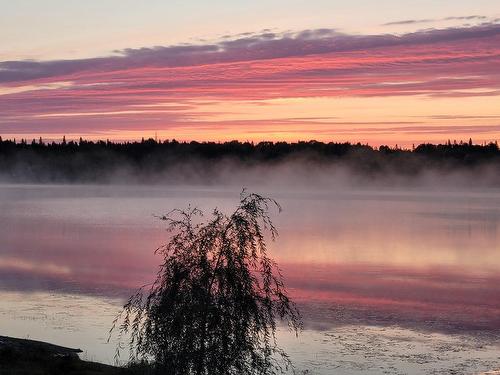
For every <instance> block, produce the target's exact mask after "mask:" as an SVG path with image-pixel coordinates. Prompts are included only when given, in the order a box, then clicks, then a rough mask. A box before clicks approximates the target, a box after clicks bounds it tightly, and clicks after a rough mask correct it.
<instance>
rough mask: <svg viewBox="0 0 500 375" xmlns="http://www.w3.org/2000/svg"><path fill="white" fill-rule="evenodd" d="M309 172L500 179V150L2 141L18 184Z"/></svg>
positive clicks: (5, 166)
mask: <svg viewBox="0 0 500 375" xmlns="http://www.w3.org/2000/svg"><path fill="white" fill-rule="evenodd" d="M289 162H296V163H297V162H300V163H301V165H304V164H305V165H312V164H314V165H315V166H320V167H321V166H326V165H328V166H336V165H339V166H342V167H347V168H349V169H350V170H353V171H355V172H356V173H360V174H363V175H367V176H376V175H378V174H384V173H392V174H396V175H403V176H404V175H406V176H411V175H418V174H420V173H422V172H425V171H428V170H432V171H438V172H451V171H454V170H462V169H466V170H468V171H472V172H473V171H474V170H477V171H479V169H480V168H486V167H487V168H488V171H490V172H493V173H496V172H498V173H499V174H500V150H499V148H498V144H497V143H496V142H495V143H489V144H484V145H477V144H473V142H472V140H469V141H468V142H447V143H445V144H438V145H434V144H421V145H418V146H415V147H412V148H411V149H402V148H400V147H397V146H396V147H389V146H380V147H378V148H374V147H371V146H369V145H363V144H360V143H356V144H352V143H332V142H330V143H322V142H317V141H308V142H297V143H287V142H260V143H255V144H254V143H250V142H238V141H232V142H223V143H216V142H177V141H175V140H170V141H169V140H167V141H161V142H157V141H156V140H154V139H147V140H144V139H143V140H142V141H141V142H124V143H114V142H110V141H96V142H93V141H86V140H82V139H80V141H78V142H74V141H70V142H66V140H65V139H63V141H62V142H50V143H45V142H43V141H42V139H39V140H33V141H32V142H27V141H26V140H21V142H15V141H11V140H2V138H1V137H0V181H10V182H12V181H14V182H40V183H42V182H74V183H84V182H88V183H101V182H110V181H112V180H113V178H115V177H116V176H120V175H123V176H124V175H128V176H134V177H135V179H136V180H137V181H138V182H143V183H146V182H148V183H149V182H155V181H156V180H159V178H158V176H162V177H163V178H164V177H165V176H167V177H168V176H169V174H170V176H172V177H174V174H178V173H179V172H180V171H183V170H186V169H189V170H190V171H191V173H197V174H199V175H200V176H202V177H203V176H205V177H209V176H210V175H212V174H213V173H215V172H216V171H217V169H218V168H219V167H220V166H221V165H225V166H227V165H231V166H232V167H235V166H236V167H237V168H243V169H244V168H245V167H250V168H251V167H256V166H273V165H274V166H276V165H280V164H284V163H289Z"/></svg>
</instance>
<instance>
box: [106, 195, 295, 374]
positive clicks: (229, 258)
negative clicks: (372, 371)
mask: <svg viewBox="0 0 500 375" xmlns="http://www.w3.org/2000/svg"><path fill="white" fill-rule="evenodd" d="M271 206H275V207H276V208H277V209H278V210H279V211H281V208H280V206H279V205H278V203H277V202H276V201H274V200H272V199H270V198H266V197H262V196H260V195H257V194H248V193H246V192H245V191H243V192H242V194H241V197H240V203H239V206H238V207H237V209H236V210H235V211H234V213H232V214H231V215H230V216H227V215H225V214H224V213H222V212H221V211H219V210H218V209H215V210H214V211H213V213H212V215H211V217H210V219H209V220H208V221H207V222H202V221H201V220H202V217H203V214H202V212H201V211H200V210H198V209H196V208H194V209H191V208H189V209H188V210H187V211H182V210H173V211H171V212H170V213H169V214H167V215H166V216H163V217H160V219H161V220H164V221H166V222H167V224H168V229H169V231H171V232H172V236H171V239H170V241H169V242H168V243H167V244H166V245H163V246H161V247H160V248H158V249H157V253H159V254H160V255H161V256H162V257H163V263H162V264H161V266H160V268H159V271H158V274H157V277H156V280H155V281H154V282H153V283H152V284H151V285H150V286H147V287H145V288H146V289H145V288H144V287H143V288H141V289H140V290H139V291H138V292H137V293H136V294H134V295H133V296H132V297H131V298H130V299H129V300H128V302H127V303H126V304H125V306H124V309H123V311H122V313H121V314H120V315H119V316H118V317H117V319H116V320H115V322H114V324H113V328H112V330H113V329H114V328H115V327H117V326H118V324H119V336H120V340H121V339H122V338H123V337H125V336H126V335H129V340H130V341H129V345H130V352H131V361H132V362H136V361H139V360H149V361H151V362H152V363H153V366H154V368H155V369H156V370H158V371H159V372H161V373H165V374H174V375H191V374H195V375H208V374H210V375H211V374H220V375H225V374H242V375H245V374H276V373H280V372H284V371H285V370H286V369H289V368H290V366H291V361H290V360H289V358H288V356H287V354H286V353H285V352H284V351H283V350H282V349H281V348H280V347H279V346H278V344H277V341H276V329H277V324H278V322H279V321H280V320H281V321H283V322H286V323H287V324H288V327H289V329H290V330H292V331H293V332H295V334H298V332H299V331H300V329H301V326H302V322H301V318H300V314H299V312H298V310H297V308H296V307H295V305H294V304H293V302H292V301H291V300H290V299H289V297H288V295H287V292H286V289H285V286H284V283H283V277H282V275H281V272H280V270H279V268H278V267H277V265H276V263H275V262H274V261H273V260H272V259H271V258H270V257H269V256H268V255H267V246H266V241H265V232H268V233H269V234H270V236H271V238H272V239H273V240H274V239H275V238H276V236H277V230H276V228H275V227H274V225H273V223H272V221H271V219H270V216H269V209H270V207H271ZM196 221H198V223H196ZM120 322H121V323H120ZM119 347H120V346H119Z"/></svg>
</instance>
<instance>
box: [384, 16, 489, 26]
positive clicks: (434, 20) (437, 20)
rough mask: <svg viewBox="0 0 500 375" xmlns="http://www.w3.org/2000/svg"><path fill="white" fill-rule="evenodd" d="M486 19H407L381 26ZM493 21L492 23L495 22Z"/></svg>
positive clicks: (478, 17)
mask: <svg viewBox="0 0 500 375" xmlns="http://www.w3.org/2000/svg"><path fill="white" fill-rule="evenodd" d="M487 19H488V17H486V16H478V15H472V16H461V17H446V18H434V19H433V18H426V19H409V20H402V21H394V22H388V23H384V24H382V26H401V25H415V24H421V23H433V22H442V21H486V20H487ZM495 21H496V20H494V21H493V22H495Z"/></svg>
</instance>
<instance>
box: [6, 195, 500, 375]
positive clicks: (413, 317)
mask: <svg viewBox="0 0 500 375" xmlns="http://www.w3.org/2000/svg"><path fill="white" fill-rule="evenodd" d="M268 193H269V194H270V195H272V196H273V197H275V198H276V199H278V200H279V201H280V203H281V204H282V205H283V207H284V212H283V214H282V215H280V216H278V217H276V224H277V226H278V228H279V229H280V237H279V239H278V242H276V243H275V244H273V246H272V252H273V255H274V256H275V257H276V258H277V259H278V261H279V263H280V265H281V266H282V268H283V271H284V274H285V277H286V279H287V285H288V286H289V289H290V292H291V294H292V295H293V296H294V297H295V298H296V299H297V300H298V302H299V303H300V305H301V308H302V311H303V312H304V313H305V320H306V327H307V328H308V329H309V330H311V331H309V332H311V334H310V335H309V336H307V335H306V337H310V340H313V337H316V336H314V335H315V334H313V333H312V332H314V331H316V332H318V334H322V333H328V332H330V333H328V334H333V333H331V332H336V331H335V330H333V331H332V329H333V328H335V329H337V330H338V329H345V327H367V326H377V327H393V326H395V325H397V326H399V327H402V328H401V329H403V328H405V329H412V330H417V331H419V332H427V333H425V334H431V333H432V332H435V333H437V332H442V333H447V334H450V333H453V334H472V333H474V334H480V336H481V337H483V338H484V337H486V336H488V337H491V338H492V339H495V337H494V336H495V335H497V334H498V332H499V331H500V243H499V239H498V229H499V223H500V192H496V191H468V192H453V193H446V192H439V191H396V190H394V191H387V190H386V191H335V192H327V191H315V192H311V191H306V192H300V191H288V192H284V191H280V192H272V191H269V192H268ZM237 196H238V192H235V191H234V190H233V189H231V190H224V189H222V188H212V189H206V188H204V189H197V188H186V187H183V188H178V189H166V188H161V187H156V188H151V187H150V188H145V187H113V186H111V187H110V186H108V187H106V186H100V187H99V186H97V187H88V186H74V187H65V186H2V187H0V239H1V242H0V290H1V291H0V299H1V301H2V302H1V303H0V326H1V327H2V331H7V332H2V333H4V334H10V335H17V336H21V337H24V336H25V335H26V334H28V331H27V329H28V328H29V330H30V331H31V332H33V334H32V337H34V336H35V335H38V337H37V338H40V339H46V340H52V341H56V342H59V343H61V344H65V345H69V346H75V344H76V346H82V345H83V344H81V343H72V342H71V340H70V342H68V338H67V336H65V335H64V334H61V335H58V334H57V333H54V332H57V330H58V328H57V327H59V328H60V327H64V326H65V325H66V326H71V324H73V323H71V324H70V323H69V321H67V320H66V321H65V320H64V319H63V320H62V321H61V322H60V324H59V323H58V324H55V325H54V326H52V328H50V329H49V328H47V327H46V328H47V329H45V330H44V329H42V328H40V326H39V325H37V324H35V323H33V324H27V325H26V324H19V322H23V321H24V322H26V321H29V320H23V318H20V317H19V316H18V315H16V311H24V313H23V314H24V316H32V317H33V316H35V317H36V316H38V315H37V313H36V311H53V314H55V315H54V316H56V317H57V314H58V312H56V311H57V310H58V309H60V312H61V313H63V314H73V315H72V317H73V318H72V319H73V320H75V319H76V318H75V317H77V316H78V317H82V322H83V321H84V322H85V323H87V324H88V325H89V328H88V331H86V329H85V328H84V325H83V323H82V324H80V323H78V324H77V326H79V327H80V328H79V332H80V335H79V337H80V336H81V335H83V336H85V335H87V336H88V337H90V336H92V337H101V338H102V336H103V334H105V332H104V333H102V332H98V330H103V327H104V331H105V330H106V328H108V327H109V325H108V321H110V319H109V317H110V315H112V314H111V311H117V307H118V306H119V304H120V303H121V298H122V297H124V296H126V295H128V294H129V293H130V291H131V290H132V289H134V288H136V287H137V286H139V285H142V284H144V283H146V282H148V281H151V279H152V276H153V272H154V271H155V270H156V266H157V263H158V258H155V256H154V255H153V250H154V249H155V248H156V247H157V246H158V245H160V244H161V243H164V242H165V241H166V236H167V233H166V232H165V231H163V229H162V224H161V222H159V221H158V220H156V219H155V218H154V217H153V216H152V214H162V213H164V212H167V211H169V210H170V209H171V208H174V207H185V206H186V205H187V204H188V203H192V204H195V205H198V206H200V207H201V208H202V209H206V210H209V209H211V208H213V207H215V206H218V207H221V208H225V207H226V206H231V207H232V206H233V205H234V204H235V202H237ZM43 300H44V301H46V303H43V304H40V301H43ZM50 301H52V304H50ZM68 301H69V302H68ZM71 301H73V302H71ZM84 302H85V305H91V306H93V307H92V311H84V310H85V309H83V310H82V309H81V304H83V303H84ZM33 309H34V310H33ZM51 309H52V310H51ZM30 311H31V313H30ZM30 314H31V315H30ZM87 314H90V317H94V320H92V319H90V320H88V321H87V320H85V319H84V318H83V316H87ZM96 316H98V318H96ZM56 320H57V319H56ZM16 322H17V323H16ZM4 327H8V329H6V328H4ZM37 327H38V328H37ZM42 327H43V325H42ZM91 327H94V328H91ZM97 327H99V328H97ZM339 327H344V328H339ZM360 329H361V328H360ZM381 329H382V328H381ZM84 331H85V332H87V333H85V332H84ZM351 331H352V329H351ZM321 332H322V333H321ZM422 334H424V333H422ZM432 334H434V333H432ZM71 337H73V336H71ZM79 340H80V342H82V341H85V339H79ZM308 340H309V339H308ZM495 340H496V339H495ZM91 341H92V339H90V338H89V339H88V342H89V344H90V342H91ZM311 342H312V341H311ZM290 345H291V346H293V345H294V344H292V343H291V344H290ZM90 347H92V344H90ZM311 350H312V349H311ZM318 350H319V349H318ZM321 350H323V349H321ZM101 352H102V353H106V354H105V355H103V358H104V359H107V358H109V348H108V349H104V348H100V349H99V352H96V353H97V354H95V353H94V354H93V355H99V354H98V353H101ZM306 352H307V351H306ZM309 354H311V355H312V352H310V353H309ZM302 355H304V353H302ZM297 356H300V355H299V354H297ZM346 371H347V370H346ZM345 373H348V372H345Z"/></svg>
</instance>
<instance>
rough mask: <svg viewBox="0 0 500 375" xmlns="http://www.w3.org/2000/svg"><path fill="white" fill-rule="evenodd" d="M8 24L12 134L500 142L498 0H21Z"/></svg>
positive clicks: (5, 84)
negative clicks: (215, 0)
mask: <svg viewBox="0 0 500 375" xmlns="http://www.w3.org/2000/svg"><path fill="white" fill-rule="evenodd" d="M119 6H120V7H119ZM252 14H256V16H253V15H252ZM165 17H166V18H165ZM14 20H15V22H14ZM221 20H224V22H220V21H221ZM0 24H1V25H2V26H1V28H2V30H0V31H2V34H3V35H4V37H3V38H4V41H3V43H2V46H1V47H0V135H2V136H3V137H4V138H28V139H31V138H38V137H39V136H41V137H43V138H46V139H59V138H62V136H63V135H66V137H67V138H79V137H84V138H88V139H94V140H95V139H110V140H115V141H127V140H134V139H141V138H142V137H150V136H151V135H152V134H154V133H155V132H156V133H157V136H158V137H159V138H161V139H167V138H168V139H172V138H176V139H182V140H195V141H222V142H223V141H229V140H233V139H239V140H248V141H254V142H258V141H264V140H269V141H274V142H276V141H287V142H294V141H298V140H300V139H316V140H318V141H323V142H326V141H332V142H361V143H369V144H372V145H381V144H387V145H391V146H394V145H396V144H397V145H400V146H406V147H408V146H411V145H412V144H420V143H439V142H443V141H445V140H446V139H449V138H451V139H468V138H470V137H471V138H473V139H475V140H477V142H480V143H483V142H486V143H488V142H494V141H495V140H497V139H498V138H500V110H499V109H498V103H499V102H500V69H498V66H500V47H499V46H500V4H499V3H498V2H497V1H489V0H482V1H476V2H474V4H471V3H470V2H466V1H451V0H446V1H443V2H440V3H439V4H436V3H435V2H431V1H427V0H426V1H424V2H420V3H419V5H418V6H417V5H416V4H402V3H401V2H398V1H395V0H386V1H383V2H378V3H377V4H374V3H371V2H368V1H366V0H355V1H352V2H350V3H349V4H347V3H345V2H341V1H334V2H327V1H323V0H314V1H311V2H308V3H307V4H306V3H304V2H302V1H292V2H287V3H286V6H285V2H283V1H281V0H276V1H273V2H270V3H266V4H264V3H263V2H255V3H252V4H245V5H243V4H240V3H232V2H227V1H224V2H223V3H222V4H220V5H219V6H213V5H210V6H209V5H208V4H205V3H203V1H201V0H191V1H187V2H182V3H177V2H173V3H169V4H166V3H163V2H160V1H153V2H150V3H149V4H148V7H144V6H141V5H139V4H136V3H134V2H132V1H125V2H123V1H121V2H118V1H117V0H109V1H107V2H106V3H105V4H104V3H101V2H97V1H90V2H86V3H85V4H84V5H83V4H76V3H70V4H68V3H66V2H64V1H61V0H54V1H52V2H51V3H50V4H44V5H43V6H42V5H41V4H37V3H36V2H33V1H29V0H21V1H19V2H16V3H11V4H6V5H5V6H4V9H3V12H2V15H0ZM31 25H33V27H35V28H36V30H37V33H36V34H33V33H27V32H26V30H28V29H29V28H28V27H29V26H31Z"/></svg>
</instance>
